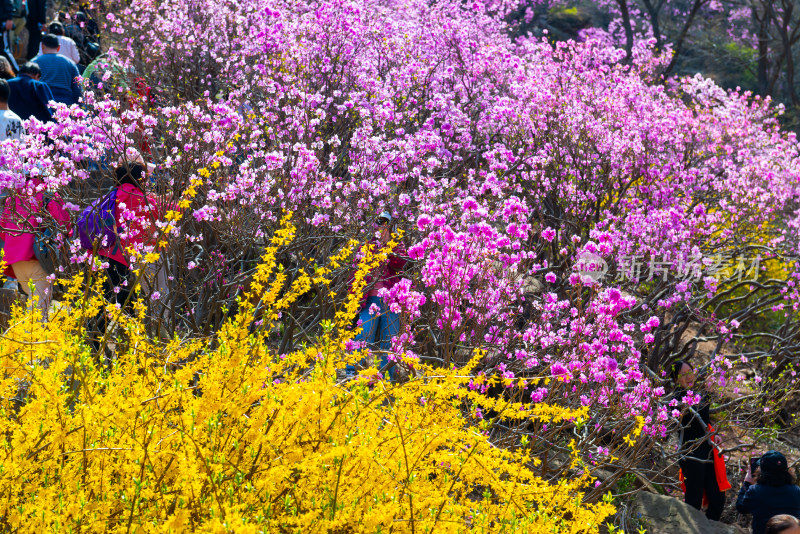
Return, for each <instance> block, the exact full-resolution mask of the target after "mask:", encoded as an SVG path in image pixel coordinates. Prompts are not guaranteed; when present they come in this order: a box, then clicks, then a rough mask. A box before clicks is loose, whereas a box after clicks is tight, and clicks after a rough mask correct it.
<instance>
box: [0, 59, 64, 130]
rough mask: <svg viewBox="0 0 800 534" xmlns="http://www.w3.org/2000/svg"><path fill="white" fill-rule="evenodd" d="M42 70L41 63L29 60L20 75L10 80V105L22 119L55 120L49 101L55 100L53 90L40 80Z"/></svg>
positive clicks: (21, 69)
mask: <svg viewBox="0 0 800 534" xmlns="http://www.w3.org/2000/svg"><path fill="white" fill-rule="evenodd" d="M41 77H42V71H41V69H39V65H37V64H36V63H33V62H32V61H29V62H28V63H25V64H24V65H23V66H22V68H20V71H19V76H18V77H17V78H14V79H12V80H8V86H9V87H10V88H11V96H10V97H9V99H8V107H9V108H10V109H11V111H13V112H14V113H16V114H17V115H19V116H20V118H22V120H26V119H30V118H31V117H36V118H37V119H39V120H40V121H42V122H49V121H51V120H53V116H52V113H50V108H49V107H48V105H47V103H48V102H50V101H51V100H53V92H52V91H50V87H48V86H47V84H46V83H44V82H42V81H40V78H41Z"/></svg>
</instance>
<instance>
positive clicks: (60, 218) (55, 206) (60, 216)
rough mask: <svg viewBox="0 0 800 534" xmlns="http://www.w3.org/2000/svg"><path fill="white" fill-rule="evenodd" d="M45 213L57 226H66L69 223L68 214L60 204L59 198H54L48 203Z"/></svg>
mask: <svg viewBox="0 0 800 534" xmlns="http://www.w3.org/2000/svg"><path fill="white" fill-rule="evenodd" d="M47 211H48V212H49V213H50V215H52V216H53V219H55V220H56V221H57V222H58V223H59V224H67V223H68V222H69V213H67V210H65V209H64V204H62V202H61V198H58V197H56V198H54V199H53V200H51V201H50V202H48V203H47Z"/></svg>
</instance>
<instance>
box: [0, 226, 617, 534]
mask: <svg viewBox="0 0 800 534" xmlns="http://www.w3.org/2000/svg"><path fill="white" fill-rule="evenodd" d="M291 239H292V228H291V227H287V228H285V229H284V230H281V231H279V232H278V233H277V235H276V237H275V238H274V239H273V242H272V246H271V247H269V248H268V249H267V252H266V255H265V257H264V263H263V264H261V265H260V266H259V267H258V269H257V272H256V275H255V280H254V284H253V288H254V292H255V293H254V294H255V295H259V296H260V298H261V317H262V318H263V319H262V321H260V322H259V323H258V324H257V325H256V324H255V323H254V322H253V314H254V311H255V305H253V304H244V305H243V306H242V308H241V309H240V311H239V313H237V314H236V315H235V316H234V317H233V318H231V319H230V320H229V321H226V323H225V324H224V325H223V327H222V330H221V331H220V333H219V336H218V337H217V338H216V339H214V340H198V339H194V340H189V341H180V340H178V339H174V340H171V341H169V342H161V341H160V340H158V339H152V338H149V337H148V336H147V335H146V332H145V330H146V329H145V327H144V325H143V324H142V322H141V320H140V319H137V318H128V317H126V316H125V315H124V314H122V315H117V318H118V319H119V321H120V322H119V325H118V327H119V328H120V329H122V330H124V331H125V332H126V334H127V336H126V337H127V339H128V343H127V344H126V346H125V347H124V348H122V347H118V348H117V359H116V361H115V362H114V364H113V368H111V369H105V368H103V367H102V366H98V365H97V363H96V361H95V360H94V359H93V358H92V357H91V355H90V351H89V348H88V344H87V343H85V342H84V335H83V333H82V317H83V316H84V315H90V316H91V315H93V314H94V313H95V309H96V307H97V305H98V302H97V299H89V300H88V301H84V300H83V299H82V296H81V293H80V289H81V284H80V283H75V284H73V286H72V289H71V291H70V292H69V296H68V297H67V298H65V300H64V301H63V303H62V306H63V307H62V308H61V309H60V310H59V311H58V312H56V313H53V315H52V316H51V320H50V323H49V324H48V325H44V324H42V323H40V322H39V321H38V320H37V318H36V317H34V316H32V314H31V313H30V312H28V313H26V312H25V310H24V309H23V308H20V307H18V308H17V309H16V313H15V314H14V317H13V319H12V325H11V327H10V329H9V331H8V332H7V333H6V335H5V336H4V337H3V338H2V340H0V354H1V355H2V358H3V369H4V374H3V378H2V381H0V398H2V410H3V413H4V414H5V416H4V417H3V418H2V425H3V428H2V430H3V435H4V440H3V442H2V444H0V470H2V472H3V477H2V481H0V496H2V503H3V504H2V524H3V528H4V529H8V530H16V529H25V530H32V529H46V530H62V529H63V530H67V531H70V530H82V531H89V532H129V531H131V530H132V529H133V530H136V531H154V532H155V531H158V532H163V531H175V532H181V531H185V530H189V529H191V530H209V531H210V530H225V531H236V532H265V531H267V532H355V531H357V530H358V531H361V530H363V531H368V532H381V531H383V532H388V531H390V530H391V531H394V532H431V531H437V532H466V531H474V532H499V531H504V532H542V533H544V532H587V533H588V532H597V531H598V527H599V525H600V524H601V522H602V521H603V520H604V519H605V518H606V517H607V516H609V514H611V513H613V510H614V509H613V507H612V506H611V505H609V504H607V503H598V504H582V503H581V500H580V496H581V494H582V491H583V489H584V488H585V487H586V486H587V484H588V483H589V482H590V481H591V478H590V477H589V476H588V474H587V473H586V471H585V470H584V469H581V467H580V462H579V460H578V459H577V457H573V458H572V459H571V460H570V459H569V458H567V459H566V460H567V461H568V462H571V465H572V468H573V472H574V473H575V476H574V477H573V478H571V479H568V480H567V479H565V480H563V481H561V482H560V483H558V484H550V483H548V482H546V481H545V480H543V479H542V478H541V477H539V476H537V474H536V468H535V465H537V464H538V463H539V462H538V461H537V460H535V459H534V458H531V456H530V452H529V451H530V449H529V448H528V447H527V446H526V443H520V444H519V446H518V447H515V448H514V449H503V448H498V447H496V446H494V445H493V444H492V443H491V441H490V439H489V438H488V437H487V435H486V433H485V432H484V429H483V425H478V424H476V423H475V422H474V421H472V420H471V419H470V418H469V417H467V416H466V414H468V413H469V410H467V409H466V408H467V407H472V409H475V408H483V409H485V410H488V409H492V410H495V411H496V412H497V413H498V415H499V416H502V417H506V418H511V419H523V418H524V419H530V420H533V421H537V422H540V423H551V424H563V423H565V422H568V421H569V422H571V423H572V424H576V423H580V422H582V421H584V420H585V419H586V410H585V409H583V410H565V409H563V408H559V407H557V406H549V405H548V404H547V403H535V404H532V405H521V404H519V403H511V402H505V401H498V400H493V399H489V398H486V397H483V396H481V395H478V394H475V393H472V392H470V391H469V390H468V389H467V388H466V387H465V386H466V383H467V381H468V379H469V378H468V376H466V375H465V372H466V373H468V372H469V368H467V369H465V370H460V371H456V370H451V371H447V370H434V369H432V368H429V367H427V366H422V367H421V369H423V370H424V371H425V373H426V375H427V376H426V377H425V378H419V379H417V380H412V381H409V382H407V383H405V384H395V385H391V384H389V383H388V382H382V381H379V382H373V381H372V380H371V379H370V378H369V377H363V378H361V379H359V380H356V381H354V382H351V383H348V384H344V385H343V384H340V383H337V382H336V369H337V368H340V367H343V365H344V364H345V363H346V362H348V361H352V359H353V357H354V356H353V355H351V354H349V353H348V352H346V351H344V345H345V343H346V341H347V339H348V338H349V337H350V336H351V335H352V331H351V330H350V329H349V320H347V319H346V318H347V316H348V314H347V312H346V310H344V313H342V315H341V316H340V318H339V319H337V321H335V322H332V323H331V324H329V325H328V326H327V327H326V329H325V331H324V334H323V335H322V336H320V337H319V338H318V339H316V340H314V341H313V342H312V343H309V345H308V346H307V347H305V348H304V349H301V350H297V351H294V352H292V353H289V354H278V353H277V352H276V351H274V350H272V349H270V341H269V338H270V334H271V331H272V330H273V329H274V328H275V327H276V325H277V322H276V320H277V318H278V317H279V315H280V313H282V312H283V311H285V310H286V309H287V307H288V306H290V305H291V304H292V303H293V302H294V301H295V300H296V299H297V297H298V296H299V295H300V294H301V293H302V292H303V291H304V290H305V288H306V287H307V286H308V285H309V284H310V283H312V279H311V277H310V276H309V275H305V276H304V277H301V278H300V279H298V280H296V281H295V282H293V283H292V284H291V286H290V287H288V288H286V289H283V290H282V289H281V288H282V285H283V282H284V281H285V275H283V274H282V273H281V269H280V268H279V267H278V264H277V263H276V257H277V255H278V252H279V249H280V248H282V247H283V246H284V245H285V243H286V242H288V241H289V240H291ZM347 252H349V250H348V251H347ZM346 255H347V253H342V257H345V256H346ZM369 266H370V264H369V260H365V261H364V262H363V263H362V269H361V270H360V271H359V273H360V274H361V275H362V276H363V274H364V273H365V272H367V270H368V268H369ZM322 268H323V269H324V267H322ZM316 282H318V283H319V282H322V280H317V281H316ZM348 304H349V305H350V306H354V305H356V304H357V299H356V298H355V297H352V298H351V299H350V301H349V303H348ZM139 310H140V311H143V310H144V308H143V305H140V306H139ZM339 321H344V323H346V324H347V325H348V327H343V325H342V323H341V322H339ZM254 326H255V328H254ZM475 362H477V359H475V361H474V362H473V364H472V365H474V363H475ZM356 526H357V527H356Z"/></svg>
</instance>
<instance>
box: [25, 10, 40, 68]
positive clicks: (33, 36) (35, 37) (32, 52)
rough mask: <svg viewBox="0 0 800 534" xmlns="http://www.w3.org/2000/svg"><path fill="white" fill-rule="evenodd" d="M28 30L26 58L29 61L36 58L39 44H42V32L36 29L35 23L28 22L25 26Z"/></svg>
mask: <svg viewBox="0 0 800 534" xmlns="http://www.w3.org/2000/svg"><path fill="white" fill-rule="evenodd" d="M26 27H27V28H28V50H27V54H26V57H27V58H28V59H29V60H30V59H33V58H35V57H36V55H37V54H38V53H39V44H41V42H42V30H40V29H39V28H38V25H37V23H36V22H33V21H32V20H29V21H28V24H27V25H26Z"/></svg>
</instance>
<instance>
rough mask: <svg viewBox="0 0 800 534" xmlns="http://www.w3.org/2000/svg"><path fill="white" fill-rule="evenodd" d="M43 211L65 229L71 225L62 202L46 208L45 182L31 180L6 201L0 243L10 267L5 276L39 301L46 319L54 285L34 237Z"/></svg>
mask: <svg viewBox="0 0 800 534" xmlns="http://www.w3.org/2000/svg"><path fill="white" fill-rule="evenodd" d="M42 208H44V209H46V210H47V212H48V213H49V214H50V216H52V218H53V219H55V220H56V222H58V223H59V224H61V225H65V224H67V223H68V222H69V214H68V213H67V212H66V211H65V210H64V207H63V205H62V204H61V202H60V199H59V198H58V197H57V196H56V197H55V198H52V199H49V200H47V202H46V205H45V194H44V190H43V187H42V181H41V180H39V179H34V178H30V179H28V180H27V181H26V182H25V184H24V185H22V186H20V187H19V188H17V190H16V191H15V192H14V194H13V196H9V197H7V198H6V199H5V206H4V208H3V215H2V219H0V239H2V240H3V241H4V255H3V260H4V261H5V262H6V264H7V265H8V267H6V270H5V272H4V273H3V274H4V275H6V276H10V277H13V278H16V279H17V281H18V282H19V284H20V286H22V290H23V291H24V292H25V294H26V295H28V297H29V298H30V297H36V298H37V304H38V306H39V309H40V310H41V311H42V318H47V310H48V308H49V307H50V300H51V298H52V289H53V282H52V281H51V280H50V279H49V278H48V274H47V272H45V270H44V269H43V268H42V266H41V265H40V264H39V261H38V260H37V259H36V255H35V254H34V252H33V242H34V239H35V233H36V230H37V229H38V228H39V226H40V225H41V220H42V216H43V214H42ZM31 285H33V288H34V289H33V292H31Z"/></svg>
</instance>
